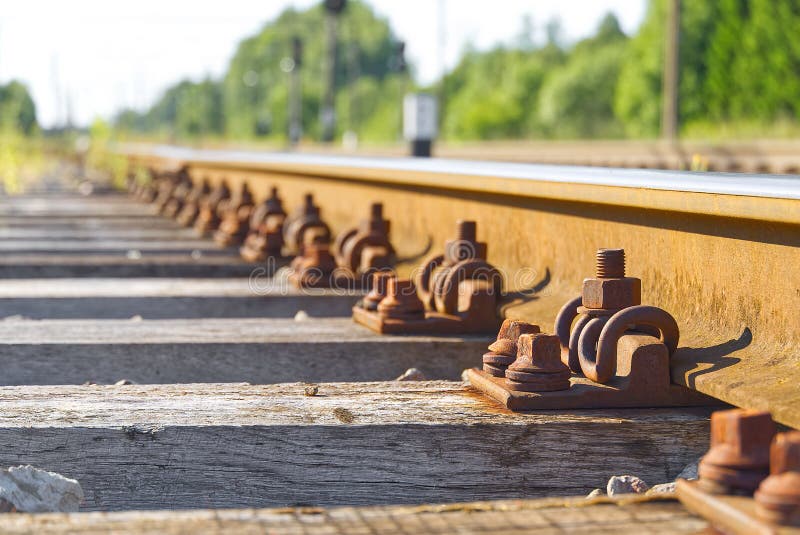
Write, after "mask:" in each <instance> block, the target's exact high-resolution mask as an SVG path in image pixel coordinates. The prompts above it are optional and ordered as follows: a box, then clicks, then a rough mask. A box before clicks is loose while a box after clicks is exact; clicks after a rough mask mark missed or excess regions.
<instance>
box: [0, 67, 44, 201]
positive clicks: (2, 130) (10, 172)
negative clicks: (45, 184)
mask: <svg viewBox="0 0 800 535" xmlns="http://www.w3.org/2000/svg"><path fill="white" fill-rule="evenodd" d="M42 165H43V157H42V139H41V135H40V132H39V126H38V124H37V122H36V106H35V105H34V102H33V99H32V98H31V96H30V93H29V92H28V88H27V87H25V85H24V84H22V83H20V82H18V81H15V80H12V81H10V82H8V83H7V84H5V85H0V185H2V190H3V191H4V192H5V193H19V192H20V191H22V189H23V186H24V184H25V183H26V182H27V180H26V178H27V177H29V176H33V175H35V174H36V173H38V172H39V171H40V169H41V167H42Z"/></svg>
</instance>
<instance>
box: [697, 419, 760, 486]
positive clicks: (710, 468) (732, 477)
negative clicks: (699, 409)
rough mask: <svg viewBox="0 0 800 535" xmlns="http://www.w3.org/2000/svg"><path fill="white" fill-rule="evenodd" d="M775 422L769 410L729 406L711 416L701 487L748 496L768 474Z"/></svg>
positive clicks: (702, 466)
mask: <svg viewBox="0 0 800 535" xmlns="http://www.w3.org/2000/svg"><path fill="white" fill-rule="evenodd" d="M775 433H776V429H775V423H774V422H773V421H772V418H771V417H770V415H769V413H768V412H762V411H753V410H744V409H731V410H727V411H717V412H715V413H714V414H712V415H711V447H710V448H709V450H708V453H706V454H705V456H704V457H703V459H702V460H701V461H700V465H699V469H698V473H699V476H700V481H699V484H700V485H701V487H702V488H703V489H704V490H705V491H707V492H710V493H713V494H745V495H750V494H752V493H753V491H755V490H756V488H758V485H759V483H761V481H762V480H763V479H764V478H765V477H767V473H768V470H769V445H770V442H771V441H772V437H774V436H775Z"/></svg>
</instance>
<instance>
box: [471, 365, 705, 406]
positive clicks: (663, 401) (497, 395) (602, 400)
mask: <svg viewBox="0 0 800 535" xmlns="http://www.w3.org/2000/svg"><path fill="white" fill-rule="evenodd" d="M467 377H468V379H469V382H470V384H471V385H472V386H474V387H475V388H477V389H478V390H480V391H481V392H483V393H484V394H486V395H487V396H489V397H491V398H493V399H495V400H497V401H499V402H500V403H502V404H503V405H504V406H505V407H506V408H508V409H511V410H512V411H531V410H541V409H612V408H622V407H637V408H650V407H697V406H712V405H719V404H720V402H719V401H718V400H716V399H714V398H711V397H708V396H706V395H704V394H701V393H699V392H695V391H693V390H689V389H688V388H684V387H682V386H679V385H675V384H670V385H668V387H667V388H665V389H650V390H648V389H636V388H633V389H632V388H630V380H629V379H628V378H626V377H615V378H614V379H612V381H611V382H610V383H608V384H604V385H601V384H598V383H594V382H592V381H591V380H589V379H587V378H586V377H579V376H577V375H575V374H573V375H572V377H570V380H569V382H570V387H569V389H567V390H557V391H554V392H519V391H516V390H509V389H508V388H507V387H506V383H505V381H506V379H505V378H503V377H492V376H491V375H489V374H488V373H486V372H484V371H482V370H479V369H477V368H471V369H469V370H467Z"/></svg>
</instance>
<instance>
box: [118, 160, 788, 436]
mask: <svg viewBox="0 0 800 535" xmlns="http://www.w3.org/2000/svg"><path fill="white" fill-rule="evenodd" d="M131 161H133V162H134V164H135V165H138V166H141V167H143V168H145V169H147V168H152V169H154V170H155V172H156V174H157V173H160V172H161V170H166V171H169V172H174V170H175V169H178V168H179V167H180V165H181V164H182V163H187V162H188V163H189V164H190V173H191V175H192V178H193V179H194V180H195V182H198V181H201V180H202V179H204V178H208V179H209V181H210V183H211V185H212V186H214V185H216V184H218V183H219V182H221V181H223V180H227V181H230V183H231V184H232V185H234V186H235V185H238V184H239V183H241V182H243V181H249V182H250V183H251V186H252V188H253V193H254V195H255V196H256V197H257V198H265V197H267V196H268V195H269V189H270V187H271V186H273V185H277V186H279V187H280V188H281V192H282V194H283V195H284V196H285V199H286V200H287V202H289V203H296V202H300V201H301V200H302V196H303V194H304V193H305V192H307V191H314V192H315V194H316V195H317V196H318V198H319V199H320V200H321V204H322V206H323V207H324V209H325V216H326V221H327V222H328V223H329V224H331V225H332V227H333V228H335V229H344V228H347V227H348V226H349V225H351V224H352V209H351V207H352V206H353V205H354V204H362V203H363V204H366V203H369V202H372V201H374V200H375V199H381V200H382V201H383V202H384V206H385V209H386V215H387V217H388V218H390V219H392V238H393V242H394V245H395V246H396V247H397V249H398V256H399V257H401V258H402V257H407V256H413V255H415V254H418V251H419V250H422V249H424V248H426V247H427V246H428V244H429V243H430V242H431V241H432V242H434V243H437V242H441V241H443V240H445V239H449V238H451V236H449V234H450V232H449V228H450V225H451V222H452V221H454V220H457V219H459V218H463V216H464V214H469V215H470V218H471V219H473V220H475V221H476V222H477V223H478V225H481V228H482V232H483V237H484V239H485V241H487V242H490V243H491V244H492V247H491V251H490V252H489V253H488V254H489V256H488V258H487V260H488V261H490V262H491V263H492V265H495V266H497V267H498V268H500V269H502V270H503V272H504V273H507V274H509V278H508V279H507V280H506V284H508V285H509V287H508V290H509V291H511V292H514V291H517V290H522V289H524V288H527V287H530V286H526V285H524V284H523V283H522V282H521V281H523V280H527V279H523V278H520V277H517V275H518V274H520V273H523V272H529V273H531V274H532V275H531V276H533V277H536V278H535V279H534V280H538V281H539V283H540V284H541V287H540V290H539V291H538V293H537V294H536V295H535V296H534V297H533V298H529V299H523V300H521V301H520V302H518V303H514V304H513V306H510V307H507V308H505V309H504V311H503V312H504V314H505V315H506V316H507V317H516V318H520V319H522V320H525V321H528V322H530V323H534V324H540V325H544V324H549V322H550V321H552V320H553V318H554V317H555V316H556V314H557V312H558V310H559V308H560V307H561V305H563V304H564V302H565V301H567V300H569V299H570V298H571V297H574V296H575V295H576V294H577V293H578V292H577V290H579V289H580V287H581V284H582V281H583V279H584V277H585V276H586V274H587V273H588V272H590V271H591V270H592V263H593V259H592V258H591V257H590V256H589V255H586V254H585V253H586V251H587V250H594V249H597V248H598V247H601V246H603V245H604V244H608V243H614V244H617V245H618V246H619V247H624V248H626V249H627V252H628V260H629V263H635V265H636V266H637V270H638V274H639V275H640V276H641V277H642V279H643V280H645V281H646V282H647V284H646V286H645V287H643V288H642V298H643V300H644V302H650V303H657V304H658V305H659V306H660V307H662V308H664V309H666V310H669V311H670V312H671V313H672V314H673V315H674V317H675V318H676V319H677V320H678V325H679V327H680V333H681V345H682V347H679V348H678V350H677V351H676V352H675V354H674V355H673V357H672V358H671V359H670V365H671V368H672V370H671V371H672V378H673V380H674V381H675V382H677V383H679V384H682V385H685V386H688V387H690V388H692V389H696V390H699V391H701V392H704V393H707V394H709V395H712V396H714V397H716V398H719V399H723V400H725V401H727V402H729V403H733V404H736V405H739V406H745V407H753V408H765V407H768V408H769V409H770V410H771V411H772V413H773V417H774V418H775V419H776V420H777V421H780V422H781V423H784V424H787V425H791V426H794V427H799V426H800V409H798V407H800V388H798V386H797V383H796V382H795V381H787V380H786V377H791V376H793V374H795V372H796V368H797V362H798V360H799V359H800V315H798V314H796V313H795V312H794V311H796V310H797V309H798V307H800V292H798V290H797V288H796V287H795V286H796V285H795V281H797V280H800V262H798V261H797V257H798V247H800V242H799V241H798V240H797V239H796V238H797V236H798V235H800V234H798V227H797V226H798V224H800V216H798V214H800V210H798V204H799V203H800V201H798V200H797V199H789V198H779V197H774V198H773V197H763V196H752V195H748V194H742V195H731V194H718V193H713V192H708V193H706V192H702V191H688V192H687V191H677V190H676V191H668V190H663V189H656V188H649V187H642V188H639V187H621V186H614V185H605V184H588V183H586V184H584V183H565V182H563V181H562V182H552V181H548V177H547V174H546V173H545V174H542V176H541V178H536V179H531V180H520V179H517V178H514V177H508V176H497V177H494V176H473V175H469V174H464V173H459V172H453V173H436V172H425V171H420V172H417V171H413V170H411V171H409V170H407V169H387V168H386V166H376V167H375V168H370V167H368V166H366V167H365V166H363V165H362V166H359V167H353V166H350V165H347V164H346V163H342V164H330V165H327V166H315V165H305V164H303V163H302V162H298V163H296V164H291V165H289V164H285V163H281V162H276V163H270V164H265V165H255V166H254V165H251V164H247V163H243V162H237V161H234V160H230V161H225V160H224V159H217V160H216V161H211V160H208V161H205V160H203V159H202V158H199V159H192V160H185V161H183V160H177V159H174V158H173V157H171V156H169V155H159V153H157V152H148V151H146V150H145V151H142V150H137V151H136V154H134V155H132V156H131ZM606 173H607V174H608V176H611V177H613V176H614V171H613V170H611V171H607V172H606ZM681 176H682V177H683V176H688V175H681ZM690 179H692V178H691V177H690ZM152 187H153V185H152V183H151V184H149V187H148V185H147V184H146V183H145V184H143V185H141V186H140V187H139V188H138V190H139V193H140V194H146V192H147V191H148V190H149V191H150V193H152ZM341 198H347V199H348V202H347V203H342V202H339V199H341ZM409 213H414V214H418V216H417V217H414V218H408V217H404V216H405V215H406V214H409ZM516 236H535V239H511V238H510V237H516ZM415 267H416V266H415V265H414V264H411V263H408V264H400V265H398V266H397V272H398V276H400V277H407V276H408V275H409V273H410V272H411V271H412V270H413V269H414V268H415ZM512 275H514V278H512V277H511V276H512ZM578 306H580V303H579V305H578ZM564 343H565V345H566V344H568V340H567V341H566V342H564ZM765 384H768V385H770V388H764V387H763V385H765Z"/></svg>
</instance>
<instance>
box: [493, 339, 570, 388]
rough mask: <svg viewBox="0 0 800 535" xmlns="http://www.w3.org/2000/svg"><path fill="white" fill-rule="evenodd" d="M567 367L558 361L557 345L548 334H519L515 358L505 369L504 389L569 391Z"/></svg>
mask: <svg viewBox="0 0 800 535" xmlns="http://www.w3.org/2000/svg"><path fill="white" fill-rule="evenodd" d="M569 377H570V371H569V368H568V367H567V366H566V365H565V364H564V363H563V362H561V343H560V342H559V340H558V336H556V335H551V334H542V333H538V334H523V335H521V336H520V337H519V339H518V340H517V358H516V360H515V361H514V362H513V363H511V365H509V367H508V369H507V370H506V386H507V387H508V388H509V389H510V390H518V391H522V392H551V391H554V390H566V389H568V388H569Z"/></svg>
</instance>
